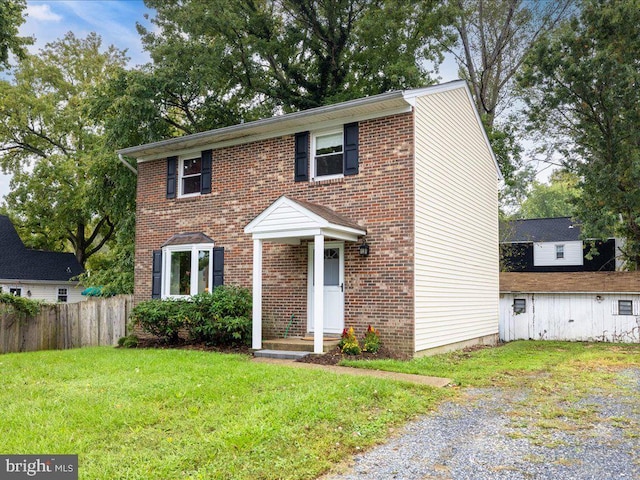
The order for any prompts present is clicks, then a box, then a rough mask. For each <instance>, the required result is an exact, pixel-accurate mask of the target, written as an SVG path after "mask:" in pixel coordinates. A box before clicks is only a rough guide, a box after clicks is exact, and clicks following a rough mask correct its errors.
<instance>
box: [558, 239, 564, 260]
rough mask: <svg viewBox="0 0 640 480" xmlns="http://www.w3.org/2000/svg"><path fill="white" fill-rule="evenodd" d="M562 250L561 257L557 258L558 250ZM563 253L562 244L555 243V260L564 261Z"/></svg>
mask: <svg viewBox="0 0 640 480" xmlns="http://www.w3.org/2000/svg"><path fill="white" fill-rule="evenodd" d="M560 248H561V249H562V256H561V257H559V256H558V253H559V249H560ZM564 254H565V251H564V243H557V244H556V260H564V259H565V258H564V257H565V255H564Z"/></svg>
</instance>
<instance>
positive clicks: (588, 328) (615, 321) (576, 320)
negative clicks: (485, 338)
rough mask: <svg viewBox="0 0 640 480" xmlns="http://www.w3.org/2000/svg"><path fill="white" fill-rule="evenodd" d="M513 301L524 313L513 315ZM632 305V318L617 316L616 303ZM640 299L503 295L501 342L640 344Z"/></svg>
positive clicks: (593, 295) (631, 296)
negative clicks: (523, 301) (519, 300)
mask: <svg viewBox="0 0 640 480" xmlns="http://www.w3.org/2000/svg"><path fill="white" fill-rule="evenodd" d="M516 298H525V299H526V300H527V310H526V312H524V313H520V314H515V313H514V311H513V302H514V300H515V299H516ZM620 300H628V301H631V302H632V305H633V312H634V315H618V314H617V312H616V309H617V306H618V302H619V301H620ZM638 302H640V295H637V294H627V293H622V294H616V293H601V294H598V293H526V294H525V293H518V294H512V293H504V294H502V295H501V296H500V339H501V340H504V341H505V342H510V341H512V340H529V339H533V340H562V341H572V342H575V341H578V342H635V343H637V342H640V332H638V318H637V316H636V315H637V313H638Z"/></svg>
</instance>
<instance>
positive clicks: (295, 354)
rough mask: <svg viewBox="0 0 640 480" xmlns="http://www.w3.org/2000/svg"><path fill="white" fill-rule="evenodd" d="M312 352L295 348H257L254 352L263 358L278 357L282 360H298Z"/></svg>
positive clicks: (255, 355)
mask: <svg viewBox="0 0 640 480" xmlns="http://www.w3.org/2000/svg"><path fill="white" fill-rule="evenodd" d="M309 353H310V352H301V351H295V350H256V351H255V352H253V356H254V357H261V358H277V359H280V360H297V359H298V358H302V357H306V356H307V355H309Z"/></svg>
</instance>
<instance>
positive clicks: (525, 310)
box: [512, 298, 527, 315]
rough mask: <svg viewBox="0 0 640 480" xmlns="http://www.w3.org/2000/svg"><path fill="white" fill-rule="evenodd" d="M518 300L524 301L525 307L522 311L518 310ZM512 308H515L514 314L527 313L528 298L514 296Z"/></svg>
mask: <svg viewBox="0 0 640 480" xmlns="http://www.w3.org/2000/svg"><path fill="white" fill-rule="evenodd" d="M516 301H522V302H524V306H523V307H524V308H523V310H521V311H516ZM512 308H513V313H514V315H520V314H522V313H527V299H526V298H514V299H513V305H512Z"/></svg>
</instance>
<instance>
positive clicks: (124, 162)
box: [118, 153, 138, 175]
mask: <svg viewBox="0 0 640 480" xmlns="http://www.w3.org/2000/svg"><path fill="white" fill-rule="evenodd" d="M118 159H120V162H122V164H123V165H124V166H125V167H127V168H128V169H129V170H131V171H132V172H133V174H134V175H138V170H136V169H135V167H134V166H133V165H131V164H130V163H129V162H127V161H126V160H125V159H124V157H123V156H122V154H121V153H119V154H118Z"/></svg>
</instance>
